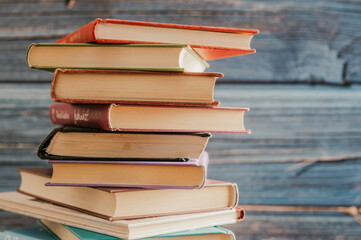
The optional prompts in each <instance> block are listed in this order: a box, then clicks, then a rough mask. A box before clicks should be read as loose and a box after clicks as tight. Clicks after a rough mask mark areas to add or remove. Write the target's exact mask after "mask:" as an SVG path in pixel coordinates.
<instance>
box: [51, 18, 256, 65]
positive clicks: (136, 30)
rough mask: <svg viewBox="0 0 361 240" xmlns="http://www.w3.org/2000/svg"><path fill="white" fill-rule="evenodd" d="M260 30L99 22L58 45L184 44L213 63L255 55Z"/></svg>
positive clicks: (150, 23) (89, 25)
mask: <svg viewBox="0 0 361 240" xmlns="http://www.w3.org/2000/svg"><path fill="white" fill-rule="evenodd" d="M258 32H259V31H258V30H257V29H242V28H225V27H211V26H196V25H183V24H170V23H154V22H140V21H129V20H117V19H105V20H103V19H99V18H98V19H96V20H94V21H92V22H90V23H89V24H87V25H85V26H83V27H82V28H80V29H78V30H76V31H74V32H73V33H70V34H69V35H67V36H65V37H63V38H61V39H59V40H57V41H56V42H57V43H86V42H96V43H181V44H189V45H190V46H191V47H192V48H193V49H194V50H195V51H196V52H197V53H198V54H199V55H201V56H202V57H203V58H204V59H206V60H207V61H208V60H214V59H219V58H225V57H232V56H237V55H242V54H249V53H254V52H255V50H254V49H252V48H251V47H250V42H251V39H252V36H253V34H257V33H258Z"/></svg>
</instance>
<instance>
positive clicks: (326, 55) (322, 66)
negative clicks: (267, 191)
mask: <svg viewBox="0 0 361 240" xmlns="http://www.w3.org/2000/svg"><path fill="white" fill-rule="evenodd" d="M360 15H361V4H360V3H359V2H358V1H352V0H343V1H326V0H318V1H311V0H306V1H293V2H289V1H284V0H278V1H271V2H270V1H265V0H262V1H251V0H246V1H236V0H233V1H231V0H220V1H211V0H208V1H199V0H198V1H190V0H186V1H185V0H182V1H180V0H178V1H164V0H158V1H110V0H107V1H77V3H76V5H75V6H74V7H73V8H72V9H68V8H66V6H65V4H64V3H63V1H51V0H45V1H40V2H39V1H19V0H17V1H1V2H0V17H1V21H2V24H1V25H0V53H1V54H0V64H1V68H2V74H1V75H0V81H16V80H18V81H50V79H51V78H49V73H44V72H40V71H39V72H37V71H31V70H29V69H27V68H26V67H25V64H24V63H25V60H24V53H25V51H26V48H27V46H28V45H29V44H30V43H31V42H52V41H54V40H55V39H57V38H59V37H62V36H64V35H66V34H68V33H70V32H72V31H74V30H75V29H77V28H79V27H81V26H83V25H85V24H86V23H88V22H90V21H91V20H93V19H95V18H97V17H101V18H117V19H128V20H139V21H155V22H167V23H181V24H194V25H214V26H225V27H242V28H258V29H260V30H261V34H259V35H257V36H255V38H254V41H253V43H252V46H253V47H254V48H256V49H257V54H253V55H247V56H239V57H235V58H229V59H223V60H216V61H213V62H211V66H212V67H211V69H210V71H219V72H224V73H225V78H224V79H223V80H221V81H252V82H253V81H255V82H257V81H258V82H307V83H309V82H318V83H322V82H328V83H337V84H344V83H353V82H358V83H359V82H361V78H360V75H361V70H360V68H359V63H360V56H361V54H360V51H361V48H360V35H359V31H358V29H359V28H360V27H361V17H360Z"/></svg>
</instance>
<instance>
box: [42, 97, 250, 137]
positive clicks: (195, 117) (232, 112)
mask: <svg viewBox="0 0 361 240" xmlns="http://www.w3.org/2000/svg"><path fill="white" fill-rule="evenodd" d="M248 110H249V109H248V108H223V107H222V108H221V107H213V108H206V107H180V106H142V105H117V104H110V105H90V104H89V105H71V104H51V105H50V109H49V111H50V118H51V121H52V122H53V123H54V124H57V125H66V126H77V127H88V128H99V129H104V130H108V131H141V132H144V131H148V132H238V133H249V132H250V131H249V130H246V129H245V127H244V124H243V115H244V112H245V111H248Z"/></svg>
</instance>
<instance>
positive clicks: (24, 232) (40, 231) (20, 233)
mask: <svg viewBox="0 0 361 240" xmlns="http://www.w3.org/2000/svg"><path fill="white" fill-rule="evenodd" d="M39 239H41V240H60V239H66V238H59V237H58V236H57V235H55V234H54V233H51V232H49V231H48V230H47V229H46V228H44V227H41V226H39V227H32V228H19V229H12V230H7V231H4V232H2V233H0V240H39Z"/></svg>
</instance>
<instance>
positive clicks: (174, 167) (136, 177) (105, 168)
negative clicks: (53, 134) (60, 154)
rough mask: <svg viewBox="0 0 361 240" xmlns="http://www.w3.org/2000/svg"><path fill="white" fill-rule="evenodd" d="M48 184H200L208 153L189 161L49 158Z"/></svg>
mask: <svg viewBox="0 0 361 240" xmlns="http://www.w3.org/2000/svg"><path fill="white" fill-rule="evenodd" d="M48 162H49V163H51V164H52V165H53V175H52V177H51V179H50V182H49V183H47V184H46V185H47V186H88V187H131V188H133V187H136V188H139V187H140V188H166V189H168V188H169V189H172V188H175V189H192V188H201V187H202V186H203V185H204V183H205V179H206V177H207V167H208V154H207V152H203V154H202V156H201V157H200V158H199V159H190V160H189V161H187V162H164V161H162V162H161V161H159V162H155V161H154V162H150V161H147V162H142V161H74V160H66V161H64V160H50V161H48Z"/></svg>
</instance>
